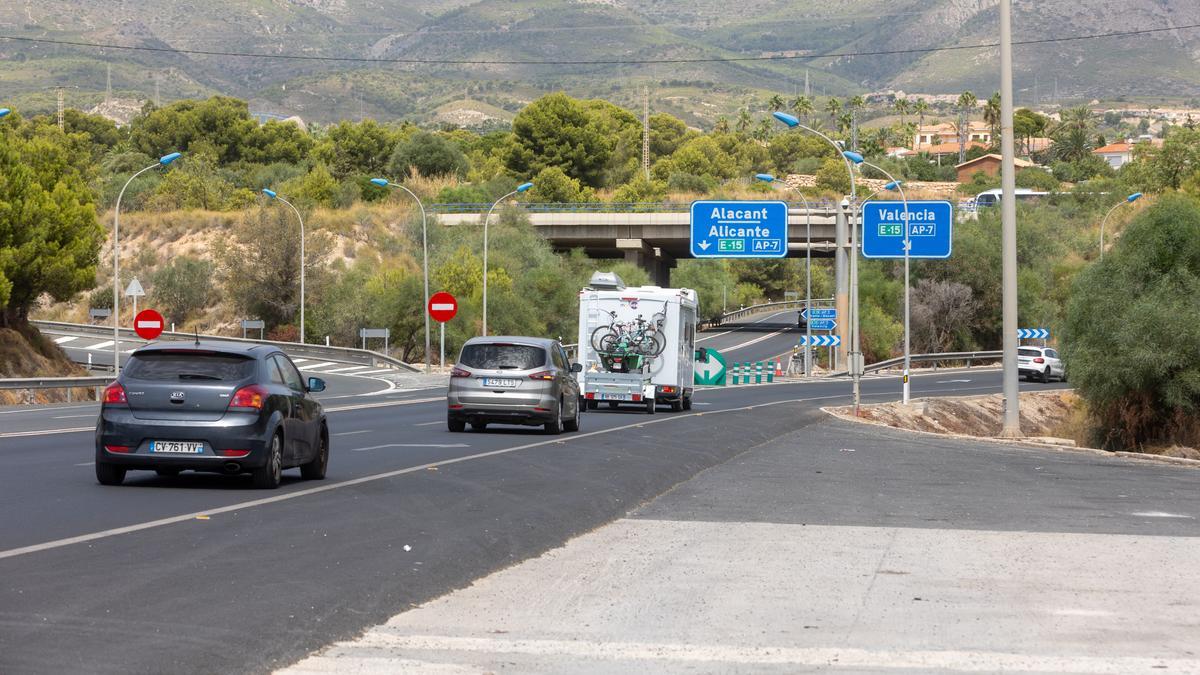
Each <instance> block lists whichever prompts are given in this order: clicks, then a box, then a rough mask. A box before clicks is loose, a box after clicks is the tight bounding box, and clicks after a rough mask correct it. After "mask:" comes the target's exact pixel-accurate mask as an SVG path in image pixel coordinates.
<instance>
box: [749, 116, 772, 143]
mask: <svg viewBox="0 0 1200 675" xmlns="http://www.w3.org/2000/svg"><path fill="white" fill-rule="evenodd" d="M774 129H775V127H774V126H772V124H771V120H767V119H762V120H759V121H758V126H756V127H754V132H753V133H752V134H750V135H751V137H753V138H754V140H756V141H759V142H762V143H765V142H766V141H767V139H768V138H770V137H771V132H772V131H773V130H774Z"/></svg>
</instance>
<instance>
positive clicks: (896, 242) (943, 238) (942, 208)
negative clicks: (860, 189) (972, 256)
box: [862, 201, 954, 258]
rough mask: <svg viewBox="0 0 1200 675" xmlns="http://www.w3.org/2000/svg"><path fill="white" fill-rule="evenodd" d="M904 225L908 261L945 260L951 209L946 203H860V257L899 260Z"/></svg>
mask: <svg viewBox="0 0 1200 675" xmlns="http://www.w3.org/2000/svg"><path fill="white" fill-rule="evenodd" d="M906 220H907V221H908V239H909V241H910V242H911V245H912V247H911V248H910V249H909V252H908V256H909V257H910V258H949V257H950V247H951V242H952V240H953V235H954V209H953V207H952V206H951V205H950V202H946V201H917V202H913V201H910V202H908V208H907V209H905V206H904V202H864V203H863V205H862V224H863V240H862V241H863V247H862V252H863V257H866V258H903V257H904V223H905V221H906Z"/></svg>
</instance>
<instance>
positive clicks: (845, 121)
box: [837, 112, 854, 133]
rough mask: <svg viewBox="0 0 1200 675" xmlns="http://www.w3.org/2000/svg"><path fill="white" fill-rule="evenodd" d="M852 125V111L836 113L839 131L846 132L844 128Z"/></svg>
mask: <svg viewBox="0 0 1200 675" xmlns="http://www.w3.org/2000/svg"><path fill="white" fill-rule="evenodd" d="M852 126H854V113H853V112H844V113H842V114H841V115H838V118H837V128H838V131H840V132H842V133H846V130H847V129H849V128H851V127H852Z"/></svg>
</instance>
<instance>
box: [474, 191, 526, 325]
mask: <svg viewBox="0 0 1200 675" xmlns="http://www.w3.org/2000/svg"><path fill="white" fill-rule="evenodd" d="M531 187H533V183H521V184H520V185H518V186H517V189H516V190H513V191H512V192H510V193H508V194H506V195H504V196H503V197H501V198H499V199H497V200H496V201H494V202H492V206H491V208H489V209H488V212H487V215H486V216H484V218H483V332H482V334H483V335H485V336H486V335H487V334H488V332H487V305H488V303H487V301H488V297H487V287H488V282H487V278H488V221H490V220H491V219H492V211H493V210H495V208H496V206H497V205H498V204H499V203H500V202H502V201H504V200H505V199H508V198H509V197H511V196H513V195H515V194H517V193H520V192H526V191H528V190H529V188H531Z"/></svg>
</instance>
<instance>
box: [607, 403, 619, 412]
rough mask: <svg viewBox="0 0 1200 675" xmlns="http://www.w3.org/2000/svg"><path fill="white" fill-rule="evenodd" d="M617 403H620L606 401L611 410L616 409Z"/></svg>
mask: <svg viewBox="0 0 1200 675" xmlns="http://www.w3.org/2000/svg"><path fill="white" fill-rule="evenodd" d="M618 405H620V404H619V403H617V402H616V401H609V402H608V407H609V408H612V409H613V410H616V409H617V406H618Z"/></svg>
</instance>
